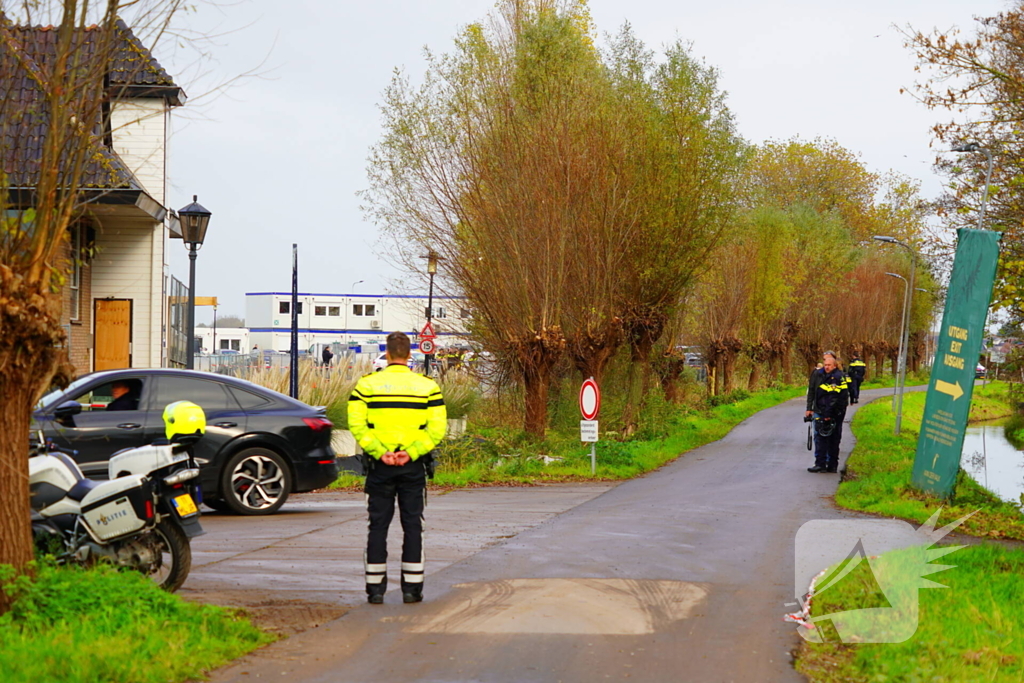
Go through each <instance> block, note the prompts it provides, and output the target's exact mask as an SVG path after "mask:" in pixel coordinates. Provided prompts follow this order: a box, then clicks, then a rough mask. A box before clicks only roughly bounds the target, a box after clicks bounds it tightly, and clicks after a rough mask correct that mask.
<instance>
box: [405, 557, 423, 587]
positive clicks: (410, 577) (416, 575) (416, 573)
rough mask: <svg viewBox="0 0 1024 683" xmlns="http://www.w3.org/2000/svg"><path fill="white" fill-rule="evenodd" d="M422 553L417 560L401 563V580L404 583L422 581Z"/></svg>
mask: <svg viewBox="0 0 1024 683" xmlns="http://www.w3.org/2000/svg"><path fill="white" fill-rule="evenodd" d="M423 567H424V562H423V555H420V561H419V562H403V563H402V581H404V582H405V583H423Z"/></svg>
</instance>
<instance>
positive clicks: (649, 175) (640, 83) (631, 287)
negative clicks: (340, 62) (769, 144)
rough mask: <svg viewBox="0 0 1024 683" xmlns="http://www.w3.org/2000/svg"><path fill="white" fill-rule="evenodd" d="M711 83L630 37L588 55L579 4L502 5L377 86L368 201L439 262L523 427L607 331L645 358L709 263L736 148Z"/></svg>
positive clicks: (393, 231)
mask: <svg viewBox="0 0 1024 683" xmlns="http://www.w3.org/2000/svg"><path fill="white" fill-rule="evenodd" d="M713 76H714V74H713V72H711V71H710V70H707V69H705V68H703V67H702V66H701V65H699V64H698V63H697V62H695V61H694V60H692V59H691V58H689V56H688V55H687V54H686V52H685V50H683V48H682V47H681V46H677V47H676V48H673V49H670V51H669V54H668V56H667V58H666V61H665V63H664V64H661V65H656V64H655V63H654V60H653V58H652V57H651V56H650V55H649V54H648V53H647V52H646V51H645V50H644V49H643V47H642V45H640V44H639V43H638V42H637V41H636V40H635V39H634V38H633V37H632V36H631V35H630V34H629V32H628V31H625V32H624V33H623V34H622V35H621V36H620V37H619V39H618V40H617V42H616V43H614V44H613V46H612V49H611V52H610V56H608V57H605V58H602V55H601V53H599V52H598V51H597V50H596V48H595V47H594V36H593V31H592V28H591V25H590V20H589V16H588V14H587V12H586V6H585V4H584V3H581V2H554V1H543V0H533V1H526V0H521V1H516V0H507V1H505V2H502V3H499V6H498V11H497V12H496V13H495V14H494V15H493V16H492V17H491V20H490V22H489V23H488V24H487V25H486V26H485V25H480V24H474V25H471V26H469V27H468V28H467V29H466V30H465V31H463V33H462V34H461V36H460V37H459V39H458V40H457V41H456V46H455V51H454V52H453V53H452V54H450V55H446V56H441V57H434V56H430V57H429V67H428V70H427V73H426V75H425V77H424V82H423V84H422V85H420V86H418V87H414V86H413V85H412V84H411V83H410V81H409V80H408V79H407V78H406V77H404V76H402V75H398V76H396V78H395V79H394V80H393V82H392V84H391V86H390V87H389V88H388V90H387V91H386V95H385V103H384V105H383V107H382V112H383V116H384V129H385V134H384V138H383V140H382V141H381V142H380V143H379V144H378V145H377V146H376V147H375V148H374V149H373V150H372V152H371V157H370V166H369V171H368V174H369V179H370V185H371V187H370V189H369V190H368V191H367V192H366V193H365V194H364V197H365V198H366V199H367V200H368V211H369V212H370V214H371V215H372V216H373V218H374V219H375V220H376V222H377V223H378V224H379V225H381V226H382V228H383V229H384V230H385V233H386V234H389V235H390V236H391V237H393V238H394V242H395V244H396V245H397V246H398V248H399V251H400V255H399V260H402V261H404V263H405V264H406V265H407V266H409V267H410V268H412V267H414V263H415V257H416V256H418V255H420V254H421V253H422V252H423V251H425V250H428V249H433V250H435V251H436V252H438V253H439V254H440V255H441V256H442V258H443V260H442V261H441V268H442V270H443V274H444V277H445V280H446V282H447V285H448V287H449V288H450V289H451V290H453V291H454V292H457V293H459V294H461V295H464V296H466V297H467V298H468V299H469V300H470V305H471V306H472V308H473V311H474V322H473V328H472V331H473V333H474V336H475V337H476V338H477V339H479V340H480V341H481V342H482V343H483V344H484V346H485V347H487V348H488V349H489V350H491V351H492V352H495V353H496V355H497V356H498V357H499V358H503V359H505V360H506V361H507V362H508V363H509V364H510V365H511V366H512V367H513V368H514V370H515V373H516V375H517V376H518V377H519V378H520V380H521V382H522V383H523V386H524V388H525V396H526V401H525V404H526V405H525V428H526V431H528V432H529V433H532V434H535V435H541V434H543V432H544V430H545V428H546V425H547V391H548V386H549V384H550V382H551V373H552V370H553V369H554V367H555V365H556V363H557V362H558V361H559V360H560V359H562V358H564V357H565V356H566V355H568V356H569V358H570V359H571V360H572V362H573V363H574V364H575V366H576V367H577V368H578V369H579V370H580V371H581V372H582V373H584V374H585V375H593V376H596V377H600V375H601V373H602V371H603V368H604V366H605V365H606V363H607V362H608V361H609V360H610V358H611V357H612V355H613V354H614V353H615V350H616V349H617V348H618V347H619V345H620V344H622V343H623V342H628V343H630V345H631V346H632V347H633V348H634V349H636V350H637V351H638V353H639V355H640V357H641V358H644V359H645V358H646V356H647V355H649V353H650V347H651V345H652V344H653V343H654V341H656V340H657V338H658V337H659V336H660V334H661V330H662V328H663V326H664V322H665V320H667V317H668V313H667V311H669V310H670V309H671V307H672V306H675V305H676V304H677V303H678V301H679V300H680V298H681V296H682V293H683V290H685V288H686V287H687V286H688V285H689V283H690V281H691V280H692V276H693V272H694V270H695V269H696V268H698V267H699V266H700V265H701V264H702V262H703V260H704V259H706V258H707V254H708V251H709V249H710V246H711V245H713V244H714V241H715V239H716V237H717V233H718V231H719V230H720V229H721V225H722V219H721V216H722V215H723V214H724V213H725V210H726V208H727V207H728V202H727V201H724V200H723V196H724V195H725V194H726V193H727V189H728V184H727V183H726V182H725V176H726V174H727V172H728V170H729V168H730V166H729V160H730V157H729V155H728V153H727V152H726V151H723V149H722V147H723V146H724V145H734V144H735V143H734V142H733V138H732V127H731V126H732V124H731V119H729V117H728V112H727V111H726V110H725V109H724V105H722V103H721V96H720V95H719V94H718V93H717V91H716V90H715V85H714V78H713ZM407 245H412V246H411V248H410V247H409V246H407Z"/></svg>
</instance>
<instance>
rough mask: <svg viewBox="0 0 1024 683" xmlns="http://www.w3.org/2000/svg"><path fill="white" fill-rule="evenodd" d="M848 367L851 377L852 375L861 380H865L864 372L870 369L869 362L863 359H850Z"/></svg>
mask: <svg viewBox="0 0 1024 683" xmlns="http://www.w3.org/2000/svg"><path fill="white" fill-rule="evenodd" d="M846 367H847V368H848V372H849V375H850V377H852V378H853V379H859V380H863V379H864V374H865V373H866V372H867V370H868V366H867V363H865V362H864V361H862V360H854V361H850V364H849V365H847V366H846Z"/></svg>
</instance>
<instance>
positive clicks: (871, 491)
mask: <svg viewBox="0 0 1024 683" xmlns="http://www.w3.org/2000/svg"><path fill="white" fill-rule="evenodd" d="M924 401H925V392H913V393H909V394H905V395H904V397H903V422H902V428H901V433H900V434H899V435H898V436H897V435H895V434H893V426H894V424H895V414H894V412H893V410H892V402H891V401H889V400H887V399H879V400H876V401H873V402H872V403H870V404H868V405H865V406H864V407H862V408H861V409H860V410H858V411H857V416H856V418H854V421H853V425H852V427H853V432H854V434H855V435H856V437H857V445H856V447H855V448H854V450H853V453H852V454H851V455H850V458H849V460H848V461H847V473H846V477H845V479H844V481H843V482H842V483H841V484H840V485H839V489H838V491H837V492H836V503H837V504H839V505H840V506H842V507H845V508H849V509H851V510H860V511H863V512H870V513H874V514H877V515H881V516H885V517H898V518H900V519H905V520H909V521H913V522H917V523H918V524H920V523H922V522H924V521H925V520H927V519H928V518H929V517H930V516H931V515H932V513H933V512H934V511H935V509H936V508H937V507H939V506H940V505H942V506H943V508H942V515H941V518H940V525H943V524H946V523H948V522H951V521H953V520H955V519H958V518H960V517H962V516H964V515H966V514H968V513H970V512H973V511H975V510H978V512H977V513H976V514H975V515H974V516H972V517H971V518H970V519H968V520H967V521H966V522H965V523H964V524H963V525H962V526H961V527H960V529H959V530H960V531H963V532H965V533H968V534H973V535H976V536H987V537H992V538H1012V539H1017V540H1024V517H1022V516H1021V511H1020V510H1019V509H1018V508H1017V507H1016V506H1014V505H1012V504H1010V503H1005V502H1003V501H1001V500H999V498H997V497H996V496H995V495H994V494H992V493H991V492H989V491H988V490H987V489H985V488H983V487H982V486H981V485H980V484H978V483H977V482H975V481H974V480H973V479H971V478H970V477H967V476H964V475H961V477H960V478H959V479H958V481H957V487H956V491H955V493H954V495H953V497H952V498H951V499H950V500H949V501H945V502H940V501H939V500H938V499H936V498H934V497H932V496H930V495H927V494H925V493H922V492H921V491H918V490H917V489H915V488H913V487H912V486H911V485H910V476H911V473H912V471H913V468H914V454H915V453H916V450H917V437H918V432H919V428H920V425H921V420H922V418H923V415H924ZM1010 412H1012V409H1011V408H1010V406H1009V404H1008V403H1007V399H1006V385H1005V384H1004V383H1002V382H992V383H989V384H988V385H987V386H985V387H980V386H978V387H975V388H974V395H973V398H972V401H971V415H970V417H971V420H972V421H977V420H990V419H994V418H998V417H1005V416H1006V415H1008V414H1010Z"/></svg>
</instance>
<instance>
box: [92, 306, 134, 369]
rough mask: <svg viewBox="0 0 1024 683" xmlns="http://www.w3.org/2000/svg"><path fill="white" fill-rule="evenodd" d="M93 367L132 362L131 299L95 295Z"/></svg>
mask: <svg viewBox="0 0 1024 683" xmlns="http://www.w3.org/2000/svg"><path fill="white" fill-rule="evenodd" d="M93 319H94V320H95V321H96V346H95V349H94V350H93V370H96V371H97V372H98V371H100V370H117V369H120V368H130V367H131V366H132V300H131V299H96V311H95V317H94V318H93Z"/></svg>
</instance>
